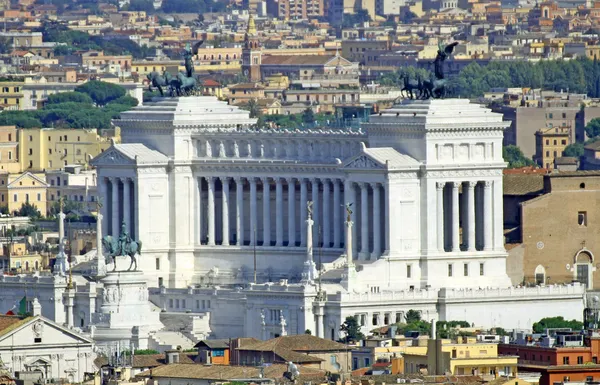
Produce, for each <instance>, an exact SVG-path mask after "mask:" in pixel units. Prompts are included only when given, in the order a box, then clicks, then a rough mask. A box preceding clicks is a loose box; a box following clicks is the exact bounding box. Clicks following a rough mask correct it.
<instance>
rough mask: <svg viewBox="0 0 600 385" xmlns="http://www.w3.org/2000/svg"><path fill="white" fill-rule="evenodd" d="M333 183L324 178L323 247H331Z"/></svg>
mask: <svg viewBox="0 0 600 385" xmlns="http://www.w3.org/2000/svg"><path fill="white" fill-rule="evenodd" d="M330 215H331V185H330V184H329V179H324V180H323V247H331V217H330Z"/></svg>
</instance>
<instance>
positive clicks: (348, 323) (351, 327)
mask: <svg viewBox="0 0 600 385" xmlns="http://www.w3.org/2000/svg"><path fill="white" fill-rule="evenodd" d="M340 330H341V331H343V332H344V333H345V334H346V335H345V337H344V338H343V341H344V342H345V343H350V342H358V341H361V340H363V339H364V338H365V336H364V334H362V332H361V331H360V325H359V323H358V319H357V318H356V317H352V316H348V317H346V320H345V321H344V323H343V324H342V325H341V326H340Z"/></svg>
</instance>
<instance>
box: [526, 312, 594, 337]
mask: <svg viewBox="0 0 600 385" xmlns="http://www.w3.org/2000/svg"><path fill="white" fill-rule="evenodd" d="M554 328H571V329H573V330H581V329H583V322H579V321H577V320H571V321H568V320H566V319H564V318H563V317H561V316H559V317H546V318H542V319H541V320H539V321H538V322H534V324H533V331H534V332H535V333H543V332H544V330H545V329H554Z"/></svg>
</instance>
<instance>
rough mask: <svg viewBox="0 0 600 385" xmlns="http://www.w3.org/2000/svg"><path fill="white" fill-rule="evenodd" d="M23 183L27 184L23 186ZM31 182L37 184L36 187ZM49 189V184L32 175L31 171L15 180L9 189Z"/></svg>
mask: <svg viewBox="0 0 600 385" xmlns="http://www.w3.org/2000/svg"><path fill="white" fill-rule="evenodd" d="M22 182H25V184H22ZM31 182H35V185H34V184H32V183H31ZM23 186H25V187H30V188H31V187H47V186H48V183H46V181H45V180H43V179H41V178H39V177H37V176H35V175H33V174H32V173H30V172H29V171H26V172H24V173H23V174H21V175H20V176H19V177H18V178H17V179H15V180H13V181H12V182H10V183H9V184H8V185H7V187H23Z"/></svg>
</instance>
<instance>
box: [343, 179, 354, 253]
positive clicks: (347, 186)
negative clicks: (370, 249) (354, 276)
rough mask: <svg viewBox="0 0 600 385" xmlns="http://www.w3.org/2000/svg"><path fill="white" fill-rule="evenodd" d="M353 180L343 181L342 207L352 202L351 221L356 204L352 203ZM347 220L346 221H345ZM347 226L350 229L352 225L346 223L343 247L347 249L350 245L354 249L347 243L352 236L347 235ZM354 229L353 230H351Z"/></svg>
mask: <svg viewBox="0 0 600 385" xmlns="http://www.w3.org/2000/svg"><path fill="white" fill-rule="evenodd" d="M353 184H354V182H352V181H349V180H346V181H345V182H344V207H345V206H346V205H347V204H352V206H351V208H350V209H351V210H352V218H350V220H351V221H352V219H354V217H355V216H356V214H355V213H354V211H355V210H356V205H355V204H354V186H353ZM346 222H348V221H346ZM348 228H350V229H352V225H350V226H348V225H346V233H345V234H346V238H345V240H344V244H345V248H346V249H348V248H349V247H350V249H352V250H354V247H353V245H352V244H350V245H348V242H350V243H351V242H352V237H348ZM352 231H354V230H352Z"/></svg>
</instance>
